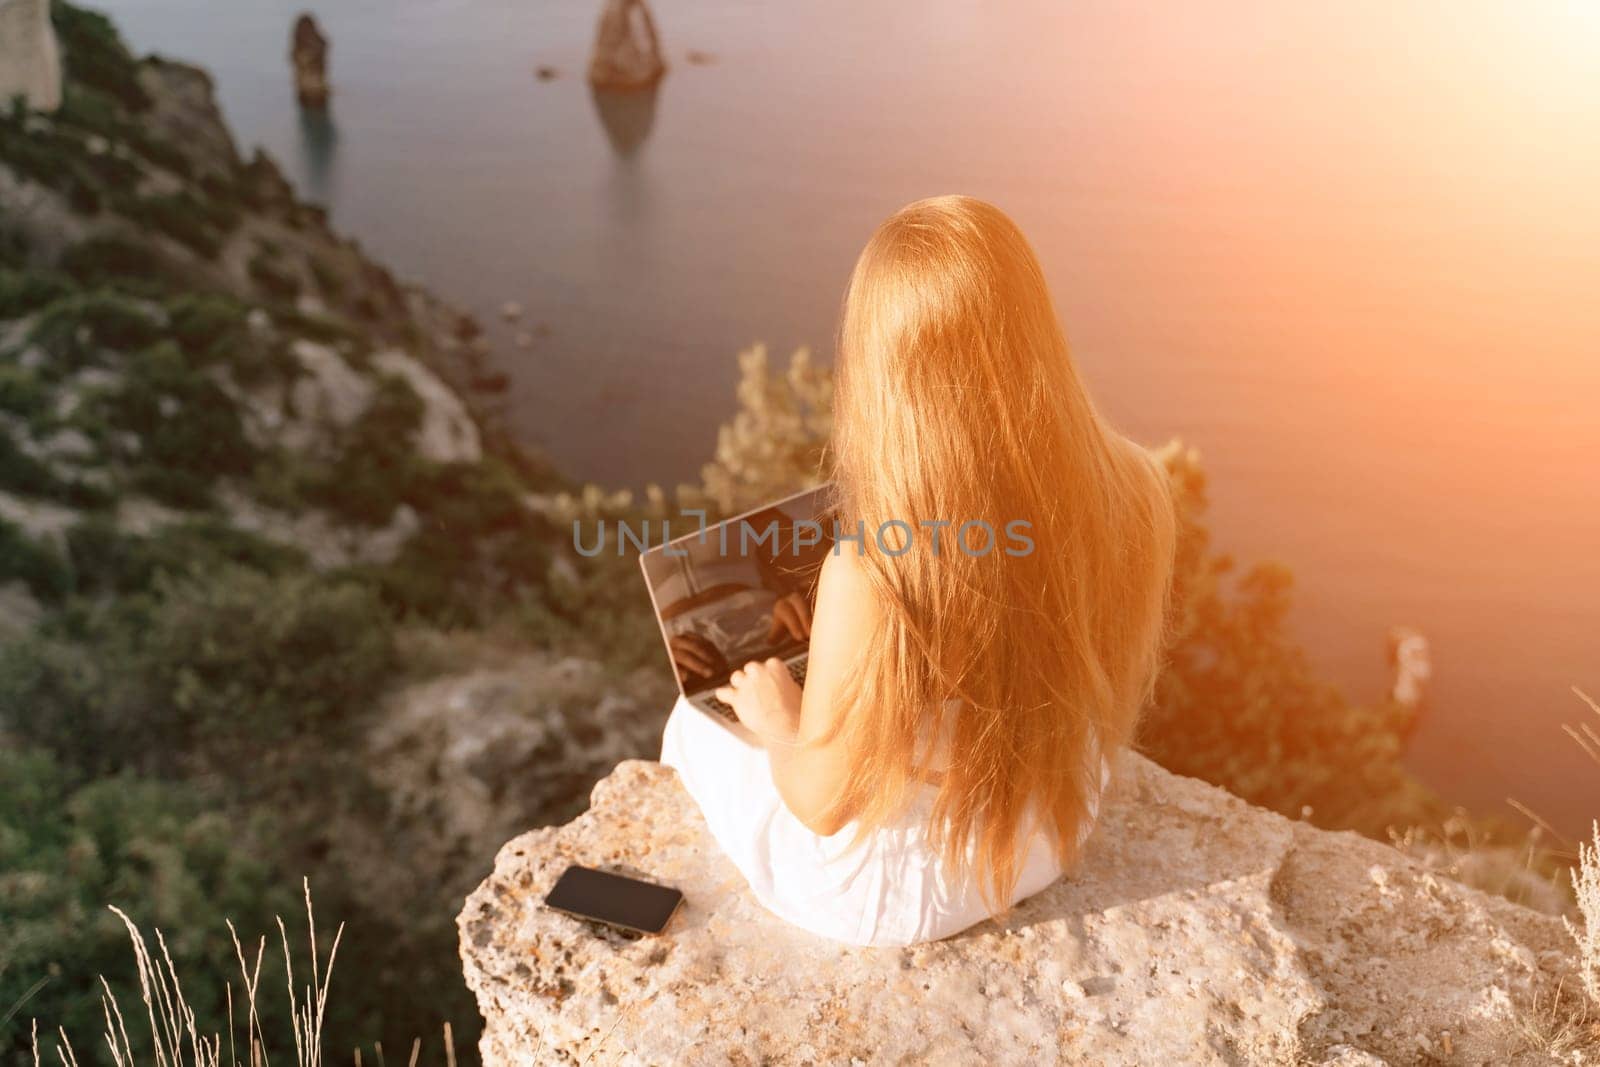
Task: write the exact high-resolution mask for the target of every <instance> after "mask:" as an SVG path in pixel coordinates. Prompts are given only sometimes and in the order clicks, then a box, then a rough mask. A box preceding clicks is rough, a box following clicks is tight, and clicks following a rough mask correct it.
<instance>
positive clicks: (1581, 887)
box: [1562, 689, 1600, 1009]
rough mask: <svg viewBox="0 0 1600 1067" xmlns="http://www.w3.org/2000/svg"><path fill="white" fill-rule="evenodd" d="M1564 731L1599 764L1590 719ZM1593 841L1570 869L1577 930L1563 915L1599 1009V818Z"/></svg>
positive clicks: (1598, 742)
mask: <svg viewBox="0 0 1600 1067" xmlns="http://www.w3.org/2000/svg"><path fill="white" fill-rule="evenodd" d="M1573 692H1575V693H1577V694H1578V697H1579V699H1581V700H1582V701H1583V702H1584V703H1585V704H1587V705H1589V710H1590V711H1592V712H1594V713H1595V715H1596V716H1600V705H1596V704H1595V702H1594V700H1593V699H1592V698H1590V697H1589V695H1588V694H1587V693H1584V692H1583V691H1582V690H1580V689H1574V690H1573ZM1566 730H1567V733H1568V734H1569V735H1571V736H1572V738H1573V739H1574V740H1575V741H1577V742H1578V744H1579V745H1580V746H1581V747H1582V748H1583V750H1584V751H1585V752H1587V753H1588V754H1589V756H1590V758H1592V759H1593V760H1594V761H1595V762H1596V763H1597V764H1600V736H1597V735H1596V733H1595V730H1594V727H1593V725H1592V724H1590V723H1584V724H1583V725H1582V726H1581V727H1578V728H1576V729H1574V728H1573V727H1571V726H1569V727H1567V728H1566ZM1593 833H1594V837H1593V840H1592V841H1586V842H1580V843H1579V845H1578V865H1577V866H1576V867H1574V868H1573V870H1572V890H1573V894H1574V895H1575V896H1576V897H1577V899H1578V910H1579V911H1580V912H1582V913H1583V928H1582V929H1581V930H1580V929H1579V928H1578V926H1577V924H1575V923H1574V922H1573V921H1572V920H1571V919H1563V920H1562V921H1563V922H1565V923H1566V924H1567V932H1568V933H1570V934H1571V935H1572V939H1573V940H1574V941H1576V942H1577V943H1578V974H1579V976H1580V977H1581V978H1582V980H1583V991H1584V992H1585V993H1587V994H1588V996H1589V1001H1590V1003H1591V1004H1592V1005H1593V1006H1595V1007H1596V1008H1597V1009H1600V822H1596V823H1595V824H1594V830H1593Z"/></svg>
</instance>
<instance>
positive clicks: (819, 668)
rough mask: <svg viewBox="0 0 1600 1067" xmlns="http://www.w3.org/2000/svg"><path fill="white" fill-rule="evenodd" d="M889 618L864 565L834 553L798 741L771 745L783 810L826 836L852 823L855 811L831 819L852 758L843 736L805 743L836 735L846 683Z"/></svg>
mask: <svg viewBox="0 0 1600 1067" xmlns="http://www.w3.org/2000/svg"><path fill="white" fill-rule="evenodd" d="M882 619H883V613H882V608H881V607H880V606H879V604H878V600H877V594H876V593H874V592H873V590H872V587H871V586H870V585H869V584H868V582H867V579H866V575H865V574H864V573H863V571H862V568H861V566H860V562H859V560H857V559H856V558H855V557H853V556H851V555H850V554H848V552H842V553H840V554H838V555H832V554H830V555H829V556H828V557H827V559H826V560H824V561H823V564H822V574H821V577H820V578H819V580H818V584H817V607H816V613H815V615H814V617H813V618H812V620H811V649H810V653H809V657H808V662H807V665H806V684H805V689H804V691H803V692H802V693H801V699H800V718H799V724H798V727H797V729H796V730H795V735H794V740H795V742H796V743H795V744H784V743H781V742H780V743H777V744H772V745H769V746H768V754H769V756H770V758H771V761H772V780H773V783H774V784H775V785H776V786H777V787H778V794H779V795H780V796H781V797H782V798H783V802H784V805H785V806H786V807H788V809H789V810H790V811H791V812H793V813H794V815H795V817H796V818H798V819H799V820H800V821H801V822H802V823H804V824H805V825H806V826H807V827H808V828H809V829H811V830H812V831H813V832H815V833H818V834H822V835H823V836H828V835H831V834H834V833H837V832H838V831H839V830H840V829H842V828H843V827H844V825H845V823H847V822H848V821H849V819H850V817H851V816H850V813H848V812H841V813H836V814H834V815H833V817H832V818H831V819H830V818H827V817H826V816H827V814H828V809H829V808H830V807H831V806H832V805H833V802H834V800H835V798H837V797H838V795H839V793H840V791H841V790H842V788H843V786H844V783H845V781H846V780H847V778H848V775H849V773H850V762H849V758H848V756H849V754H848V752H847V751H846V750H845V747H844V738H843V737H842V736H836V737H835V738H834V739H833V740H832V741H831V742H829V743H827V744H825V745H815V746H813V745H803V744H799V742H804V741H806V740H809V739H812V738H818V737H822V736H824V735H825V734H826V733H827V732H828V730H829V729H831V727H832V726H833V724H834V719H835V717H836V716H837V715H838V714H839V713H840V708H839V694H840V692H841V689H842V685H843V682H844V680H845V678H846V676H847V674H848V672H849V670H850V668H851V667H852V665H853V664H854V663H855V660H856V658H857V657H858V656H859V655H860V653H861V649H862V648H863V647H865V646H866V644H867V641H868V639H869V638H870V637H871V636H872V633H873V631H874V630H875V629H876V628H877V627H878V626H879V625H880V624H881V622H882Z"/></svg>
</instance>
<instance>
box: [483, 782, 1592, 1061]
mask: <svg viewBox="0 0 1600 1067" xmlns="http://www.w3.org/2000/svg"><path fill="white" fill-rule="evenodd" d="M569 863H582V864H587V865H592V866H598V867H602V868H608V869H613V870H617V871H620V872H623V873H632V874H635V875H637V876H640V877H645V878H649V879H653V880H656V881H660V882H664V883H667V884H670V885H675V886H677V887H679V888H681V889H682V890H683V891H684V893H685V896H686V903H685V905H684V907H683V909H682V910H681V911H680V912H679V914H678V916H677V918H676V919H675V920H674V922H673V925H672V926H671V927H670V928H669V929H668V931H667V933H666V934H664V935H662V936H660V937H654V938H638V937H636V936H631V935H625V934H623V933H620V932H613V931H609V930H607V929H604V928H601V927H595V926H591V925H588V924H585V923H583V922H581V921H579V920H576V919H572V918H569V917H567V916H564V915H561V914H558V913H555V912H552V911H549V910H547V909H545V908H543V907H542V906H541V904H540V901H541V898H542V896H543V894H544V893H545V891H547V890H548V889H549V888H550V886H551V884H552V883H553V882H554V880H555V878H556V877H557V876H558V875H559V874H560V872H561V871H562V870H563V869H564V868H565V867H566V865H567V864H569ZM458 927H459V930H460V936H461V955H462V959H463V962H464V964H465V971H466V978H467V984H468V986H469V987H470V988H471V989H472V990H473V992H474V993H475V994H476V996H477V1000H478V1005H479V1008H480V1010H481V1011H482V1013H483V1016H484V1019H485V1020H486V1023H487V1026H486V1029H485V1031H484V1035H483V1039H482V1045H481V1049H482V1053H483V1059H484V1062H485V1063H486V1064H514V1063H530V1062H563V1063H565V1062H583V1061H586V1060H588V1059H591V1058H592V1059H595V1061H596V1062H600V1061H601V1060H604V1062H607V1063H611V1062H622V1063H691V1062H692V1063H771V1064H791V1063H792V1064H823V1063H869V1062H870V1063H941V1064H1002V1063H1003V1064H1010V1063H1097V1064H1158V1063H1182V1064H1213V1063H1215V1064H1290V1063H1309V1064H1334V1063H1338V1064H1354V1063H1361V1064H1382V1063H1388V1064H1421V1063H1462V1064H1487V1063H1494V1064H1511V1063H1546V1062H1552V1060H1551V1059H1550V1058H1549V1057H1548V1055H1547V1053H1546V1052H1541V1051H1539V1050H1537V1049H1536V1048H1535V1047H1534V1046H1533V1045H1531V1044H1530V1043H1529V1039H1528V1038H1527V1037H1526V1036H1525V1034H1526V1033H1527V1028H1525V1027H1523V1026H1522V1022H1523V1020H1524V1019H1525V1018H1526V1017H1527V1016H1526V1013H1528V1012H1530V1011H1531V1010H1534V1009H1531V1008H1530V1006H1531V1005H1534V1004H1535V1003H1536V1002H1538V1003H1542V1004H1544V1005H1546V1008H1545V1009H1544V1010H1548V1005H1550V1004H1551V1003H1554V1000H1553V998H1554V997H1555V993H1554V992H1553V990H1554V989H1555V987H1556V986H1557V984H1558V983H1563V982H1564V983H1565V986H1566V987H1567V988H1569V989H1570V988H1571V987H1572V986H1573V985H1574V984H1575V979H1574V978H1573V975H1572V968H1573V961H1572V959H1571V956H1570V951H1571V945H1570V942H1569V941H1568V940H1567V939H1566V935H1565V932H1564V931H1563V929H1562V927H1561V924H1560V922H1559V921H1558V920H1556V919H1554V918H1551V917H1548V916H1544V915H1540V914H1537V913H1535V912H1533V911H1530V910H1528V909H1525V908H1522V907H1519V906H1517V905H1514V904H1511V903H1508V902H1506V901H1504V900H1502V899H1499V898H1495V897H1491V896H1487V895H1485V894H1482V893H1480V892H1477V891H1475V890H1472V889H1468V888H1466V887H1464V886H1462V885H1459V884H1457V883H1455V882H1452V881H1450V880H1448V879H1447V878H1444V877H1442V876H1440V875H1438V874H1435V873H1432V872H1429V871H1428V870H1426V869H1425V868H1423V867H1421V866H1419V865H1417V864H1415V863H1414V862H1412V861H1410V860H1408V859H1406V858H1405V857H1404V856H1402V855H1401V854H1400V853H1398V852H1396V851H1395V850H1393V849H1391V848H1389V847H1387V846H1385V845H1381V844H1378V843H1376V842H1374V841H1371V840H1369V839H1366V838H1362V837H1358V836H1356V835H1354V834H1350V833H1329V832H1326V831H1322V830H1318V829H1316V828H1314V827H1312V826H1310V825H1309V824H1306V823H1300V822H1292V821H1290V820H1288V819H1285V818H1283V817H1281V816H1279V815H1276V814H1273V813H1271V812H1267V811H1265V810H1262V809H1259V808H1255V807H1252V806H1250V805H1249V804H1246V803H1245V802H1244V801H1242V800H1239V799H1237V798H1235V797H1233V796H1231V795H1230V794H1228V793H1226V792H1224V791H1222V790H1220V789H1217V788H1214V787H1212V786H1209V785H1206V784H1204V783H1202V782H1200V781H1197V780H1195V779H1192V778H1183V777H1180V776H1177V775H1174V774H1171V773H1169V772H1167V771H1164V770H1162V769H1161V768H1160V767H1158V766H1156V765H1155V764H1154V763H1151V762H1149V761H1148V760H1145V759H1144V758H1142V757H1140V756H1137V755H1132V754H1128V755H1125V756H1124V757H1123V758H1122V761H1121V764H1120V767H1119V772H1118V780H1117V784H1116V786H1115V787H1114V789H1113V793H1112V795H1111V797H1110V798H1109V799H1108V802H1107V805H1106V810H1105V813H1104V815H1103V817H1102V820H1101V823H1100V825H1099V826H1098V828H1097V829H1096V831H1095V834H1094V836H1093V837H1092V839H1091V843H1090V845H1089V846H1088V851H1087V853H1086V856H1085V859H1084V863H1083V867H1082V869H1081V871H1080V872H1079V873H1077V874H1076V875H1075V876H1073V877H1071V878H1067V879H1063V880H1061V881H1060V882H1058V883H1056V884H1055V885H1054V886H1052V887H1050V888H1049V889H1047V890H1045V891H1044V892H1042V893H1040V894H1038V895H1037V896H1035V897H1033V898H1031V899H1029V900H1027V901H1025V902H1024V903H1023V904H1021V905H1020V906H1019V907H1017V908H1016V909H1015V910H1014V912H1013V913H1012V914H1011V915H1010V916H1009V917H1007V918H1005V919H1004V920H1002V921H992V922H988V923H984V924H982V925H980V926H977V927H974V928H973V929H971V930H969V931H967V932H965V933H963V934H961V935H958V936H956V937H953V938H950V939H948V940H946V941H942V942H937V943H934V944H927V945H920V946H914V947H910V948H905V949H859V948H852V947H847V946H842V945H838V944H834V943H832V942H828V941H825V940H822V939H819V938H816V937H813V936H811V935H809V934H806V933H804V932H802V931H800V930H797V929H794V928H792V927H789V926H786V925H785V924H783V923H782V922H780V921H779V920H777V919H776V918H774V917H773V916H771V915H770V914H768V913H767V912H766V911H764V910H763V909H762V908H761V907H760V906H759V905H758V904H757V903H756V901H755V900H754V899H753V898H752V897H751V895H750V894H749V892H748V890H747V888H746V886H745V884H744V882H743V879H742V878H741V877H740V875H739V874H738V872H737V871H736V870H735V869H734V868H733V867H732V866H731V865H730V864H729V863H728V862H727V860H726V859H724V858H723V857H722V856H721V854H720V853H719V852H718V850H717V848H716V846H715V844H714V842H713V841H712V839H711V838H710V837H709V836H708V834H707V832H706V829H705V824H704V822H703V820H702V818H701V816H700V813H699V811H698V810H697V809H696V807H695V805H694V803H693V801H692V800H691V799H690V798H689V797H688V795H687V794H686V793H685V792H684V790H683V789H682V787H681V786H680V784H679V782H678V779H677V775H676V773H675V772H674V771H672V770H671V769H669V768H665V767H662V766H660V765H659V764H655V763H649V762H639V761H630V762H625V763H622V764H621V765H619V766H618V767H617V769H616V770H615V771H614V772H613V773H612V774H611V776H610V777H608V778H606V779H604V780H603V781H601V782H600V783H599V784H598V785H597V786H596V787H595V790H594V793H593V798H592V807H591V808H590V810H589V811H588V812H586V813H585V814H584V815H582V816H580V817H579V818H577V819H576V820H574V821H573V822H571V823H569V824H567V825H566V826H563V827H555V828H548V829H543V830H537V831H534V832H532V833H528V834H524V835H523V836H521V837H518V838H516V839H514V840H512V841H511V842H510V843H509V844H507V845H506V846H505V847H504V848H503V849H501V851H500V854H499V857H498V859H497V860H496V863H495V869H494V873H493V875H491V876H490V877H489V878H488V879H487V880H486V881H485V882H484V883H483V884H482V885H481V886H479V887H478V889H477V890H476V891H475V892H474V893H473V894H472V895H471V896H470V897H469V898H468V899H467V901H466V905H465V907H464V908H463V910H462V912H461V914H460V917H459V919H458ZM536 1050H537V1051H536ZM541 1057H542V1058H541ZM1574 1062H1576V1061H1574Z"/></svg>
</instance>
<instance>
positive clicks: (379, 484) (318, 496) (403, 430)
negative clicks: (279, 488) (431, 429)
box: [290, 375, 427, 526]
mask: <svg viewBox="0 0 1600 1067" xmlns="http://www.w3.org/2000/svg"><path fill="white" fill-rule="evenodd" d="M422 410H423V406H422V398H421V397H419V396H417V393H416V390H414V389H412V388H411V384H410V383H409V382H407V381H406V380H405V379H403V378H398V377H394V376H392V375H390V376H384V377H381V378H379V379H378V381H377V387H376V388H375V389H374V391H373V395H372V399H371V400H370V401H369V402H368V404H367V407H366V410H365V411H363V412H362V413H361V415H360V416H359V417H358V418H357V419H356V420H355V421H354V422H353V423H352V424H351V425H349V426H347V427H345V429H344V430H343V431H342V432H341V433H340V435H339V440H338V442H337V448H338V453H337V456H336V457H335V459H334V460H333V461H332V462H331V463H322V464H318V465H316V466H314V467H297V468H295V469H293V470H292V471H291V472H290V476H291V478H292V484H293V489H292V491H293V493H294V494H295V495H296V496H298V497H299V498H300V499H301V500H302V501H303V502H305V503H307V504H311V505H313V506H315V507H319V508H322V509H325V510H327V511H329V512H331V513H332V514H334V515H336V516H338V517H339V518H341V519H343V520H345V521H346V522H351V523H357V524H361V525H367V526H382V525H384V524H385V523H387V522H388V521H389V520H390V518H391V517H392V516H393V515H394V511H395V509H396V508H397V507H399V506H400V505H401V504H403V503H406V502H407V500H408V499H409V498H410V497H411V496H412V494H413V492H414V490H415V483H416V482H417V480H418V479H419V478H420V477H422V475H423V473H424V472H425V471H426V469H427V464H426V462H425V461H424V460H423V459H422V458H421V457H420V456H418V455H417V451H416V446H415V444H414V441H415V437H416V432H417V427H418V426H419V425H421V422H422Z"/></svg>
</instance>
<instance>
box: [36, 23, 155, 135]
mask: <svg viewBox="0 0 1600 1067" xmlns="http://www.w3.org/2000/svg"><path fill="white" fill-rule="evenodd" d="M50 20H51V22H52V23H54V24H55V31H56V37H57V39H58V41H59V42H60V45H61V52H62V68H63V73H64V74H65V76H66V79H67V80H68V81H72V82H77V83H79V84H81V85H85V86H88V87H89V88H91V89H95V90H98V91H99V92H103V93H106V94H107V95H109V96H110V97H112V98H113V99H114V100H116V101H117V102H118V103H119V104H121V105H122V106H123V107H126V108H128V109H130V110H133V111H140V110H143V109H144V108H146V107H148V106H149V105H150V97H149V95H148V94H147V93H146V92H145V91H144V89H143V88H142V87H141V86H140V85H139V64H138V61H137V60H135V59H134V58H133V56H132V55H131V54H130V53H129V52H128V49H127V46H126V45H124V44H123V43H122V38H121V36H119V35H118V33H117V29H116V27H115V26H113V25H112V23H111V20H110V19H108V18H107V17H106V16H104V15H102V14H100V13H99V12H97V11H89V10H86V9H85V8H81V7H76V6H74V5H72V4H68V3H63V2H62V0H55V2H54V3H52V4H51V5H50Z"/></svg>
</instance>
